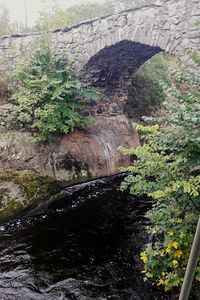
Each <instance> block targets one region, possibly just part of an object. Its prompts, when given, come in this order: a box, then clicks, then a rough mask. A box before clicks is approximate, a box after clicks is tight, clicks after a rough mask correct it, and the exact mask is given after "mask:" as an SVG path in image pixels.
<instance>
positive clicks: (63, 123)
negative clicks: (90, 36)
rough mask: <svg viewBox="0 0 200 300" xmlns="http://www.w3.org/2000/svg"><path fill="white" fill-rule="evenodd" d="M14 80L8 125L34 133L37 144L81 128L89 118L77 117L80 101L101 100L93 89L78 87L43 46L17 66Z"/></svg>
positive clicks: (57, 59) (61, 60)
mask: <svg viewBox="0 0 200 300" xmlns="http://www.w3.org/2000/svg"><path fill="white" fill-rule="evenodd" d="M14 77H15V78H16V80H17V86H16V88H15V92H14V93H13V95H12V98H11V99H12V102H13V103H14V107H13V111H12V114H11V121H12V122H11V123H12V124H21V126H23V127H25V128H26V129H27V130H30V131H34V132H36V133H37V134H38V137H37V139H38V140H40V141H47V140H50V139H51V138H52V137H53V135H55V134H62V133H65V134H67V133H69V132H71V131H73V130H74V128H83V127H85V126H86V125H87V124H89V119H87V118H85V117H84V116H83V115H82V114H81V110H82V109H83V108H84V107H85V103H84V101H83V100H84V99H85V98H89V99H99V98H100V97H101V94H100V92H98V91H97V90H96V89H93V88H83V87H81V86H80V85H79V84H78V82H77V80H76V79H75V78H74V77H73V76H72V74H71V72H70V70H69V68H68V67H67V66H66V64H65V63H64V60H63V58H62V57H60V56H57V55H55V54H54V53H53V51H52V49H51V48H50V46H49V45H48V44H47V43H46V44H44V45H43V47H40V48H39V49H37V50H36V51H34V53H33V54H32V55H31V57H30V59H29V60H28V61H27V62H25V63H24V64H22V65H20V66H19V67H18V69H17V70H16V72H15V76H14Z"/></svg>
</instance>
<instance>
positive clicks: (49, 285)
mask: <svg viewBox="0 0 200 300" xmlns="http://www.w3.org/2000/svg"><path fill="white" fill-rule="evenodd" d="M120 181H121V177H120V176H114V177H109V178H103V179H99V180H95V181H91V182H89V183H85V184H80V185H77V186H74V187H70V188H67V189H66V190H65V194H64V196H62V197H61V199H60V200H59V201H57V202H56V203H51V204H49V206H48V207H47V208H46V209H45V211H43V212H41V214H40V215H37V216H34V217H33V216H32V217H29V218H26V219H23V220H17V221H15V222H12V223H9V224H6V225H2V226H0V300H4V299H5V300H6V299H13V300H15V299H16V300H30V299H33V300H36V299H37V300H47V299H52V300H57V299H59V300H61V299H70V300H71V299H78V300H79V299H80V300H90V299H99V300H100V299H101V300H106V299H112V300H115V299H116V300H117V299H121V300H131V299H137V300H142V299H144V300H151V299H159V300H160V299H167V298H166V296H162V295H161V294H157V292H156V291H153V290H152V289H151V288H150V286H148V285H146V284H145V283H144V282H143V280H142V277H141V267H142V266H141V263H140V259H139V253H140V251H141V248H142V246H144V245H145V243H146V242H147V237H146V234H145V230H144V226H145V224H146V223H147V222H148V221H147V219H146V218H145V217H144V214H145V212H146V211H147V209H149V208H150V206H151V203H150V202H149V201H148V200H145V199H135V198H134V197H132V196H130V195H128V193H126V192H125V193H121V192H120V191H119V184H120Z"/></svg>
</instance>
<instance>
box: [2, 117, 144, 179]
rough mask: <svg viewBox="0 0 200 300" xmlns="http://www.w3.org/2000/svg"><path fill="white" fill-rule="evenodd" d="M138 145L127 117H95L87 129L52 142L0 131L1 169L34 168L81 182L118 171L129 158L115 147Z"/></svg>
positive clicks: (21, 133) (47, 173)
mask: <svg viewBox="0 0 200 300" xmlns="http://www.w3.org/2000/svg"><path fill="white" fill-rule="evenodd" d="M120 145H123V146H137V145H139V139H138V136H137V133H136V132H135V131H134V130H133V128H132V126H131V125H130V123H129V121H128V119H127V118H126V117H125V116H124V115H122V116H116V117H109V118H107V117H96V118H95V124H94V125H93V126H91V127H90V128H88V130H87V131H76V132H73V133H71V134H69V135H67V136H64V137H58V138H57V139H56V141H55V142H54V143H52V144H51V143H46V144H40V143H38V144H33V143H31V136H30V134H28V133H24V132H8V133H6V132H3V133H1V134H0V153H1V155H0V168H3V169H8V168H15V169H19V170H24V169H25V170H26V169H29V170H35V171H38V172H40V173H41V174H42V175H49V176H52V177H55V178H57V179H60V180H67V181H72V182H74V181H81V180H84V179H85V180H86V179H90V178H95V177H99V176H106V175H111V174H114V173H117V172H119V167H123V166H127V165H128V163H129V161H128V158H127V157H126V156H124V155H122V154H121V153H120V152H119V151H118V150H117V148H118V147H119V146H120Z"/></svg>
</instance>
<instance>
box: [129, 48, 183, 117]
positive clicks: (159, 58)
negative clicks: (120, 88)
mask: <svg viewBox="0 0 200 300" xmlns="http://www.w3.org/2000/svg"><path fill="white" fill-rule="evenodd" d="M174 68H176V69H178V70H180V71H181V70H182V65H181V63H180V62H179V60H178V59H176V58H175V57H173V56H171V55H169V54H167V53H163V52H161V53H159V54H157V55H155V56H154V57H152V58H151V59H149V60H148V61H147V62H145V63H144V64H143V65H142V66H141V68H140V69H139V70H138V71H137V72H136V73H135V75H134V79H133V81H132V85H131V87H130V90H129V95H128V101H127V104H126V107H125V111H126V113H127V114H128V116H129V117H130V118H134V119H135V120H136V119H137V120H141V117H142V116H144V115H149V114H150V113H152V112H153V111H155V110H158V108H159V107H161V104H162V102H163V101H164V100H165V98H166V96H167V97H168V94H167V92H168V89H169V88H171V87H173V81H172V79H171V78H172V76H171V74H172V70H174ZM163 82H164V85H163ZM161 83H162V85H161Z"/></svg>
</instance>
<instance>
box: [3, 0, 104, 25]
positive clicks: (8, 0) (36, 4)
mask: <svg viewBox="0 0 200 300" xmlns="http://www.w3.org/2000/svg"><path fill="white" fill-rule="evenodd" d="M49 1H50V0H49ZM26 2H27V11H28V25H29V26H32V25H33V24H34V21H35V19H36V18H37V15H38V11H39V10H41V9H42V7H43V6H44V4H43V3H42V0H26ZM57 2H58V3H59V4H60V6H61V7H63V8H67V7H70V6H72V5H76V4H80V3H86V2H94V0H58V1H57ZM95 2H101V3H102V2H104V0H95ZM0 3H1V4H2V3H4V4H5V6H6V7H7V8H8V9H9V11H10V16H11V19H12V21H14V20H17V21H20V22H21V23H25V10H24V7H25V5H24V3H25V0H0Z"/></svg>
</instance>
